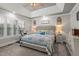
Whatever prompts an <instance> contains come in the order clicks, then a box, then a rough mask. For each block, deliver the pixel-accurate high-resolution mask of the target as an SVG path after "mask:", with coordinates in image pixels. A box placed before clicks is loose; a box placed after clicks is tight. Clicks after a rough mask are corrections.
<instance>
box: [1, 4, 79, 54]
mask: <svg viewBox="0 0 79 59" xmlns="http://www.w3.org/2000/svg"><path fill="white" fill-rule="evenodd" d="M78 11H79V4H78V3H10V4H9V3H0V56H73V55H79V52H78V49H79V48H77V47H76V45H78V42H77V41H78V35H75V34H74V33H75V29H78V27H79V26H78V25H79V24H78V20H77V18H78V17H79V15H78V17H76V16H77V15H76V14H78ZM73 19H74V20H73ZM78 19H79V18H78ZM75 24H76V25H75ZM72 34H73V35H72ZM74 39H75V40H74Z"/></svg>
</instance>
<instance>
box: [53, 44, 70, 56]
mask: <svg viewBox="0 0 79 59" xmlns="http://www.w3.org/2000/svg"><path fill="white" fill-rule="evenodd" d="M54 49H55V52H54V54H53V55H54V56H70V53H69V51H68V49H67V47H66V45H65V44H62V43H60V44H54Z"/></svg>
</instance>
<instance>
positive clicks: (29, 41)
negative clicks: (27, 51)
mask: <svg viewBox="0 0 79 59" xmlns="http://www.w3.org/2000/svg"><path fill="white" fill-rule="evenodd" d="M44 31H45V30H44ZM44 31H37V32H35V33H31V34H29V35H25V36H23V37H22V38H21V41H20V46H26V47H29V48H33V49H36V50H39V51H42V52H46V53H48V55H52V54H53V42H54V35H51V34H50V33H49V31H48V32H44Z"/></svg>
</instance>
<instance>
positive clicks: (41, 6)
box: [22, 3, 56, 11]
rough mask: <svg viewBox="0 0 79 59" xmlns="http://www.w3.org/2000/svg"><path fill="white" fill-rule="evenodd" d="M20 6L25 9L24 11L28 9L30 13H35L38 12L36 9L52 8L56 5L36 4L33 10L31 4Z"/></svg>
mask: <svg viewBox="0 0 79 59" xmlns="http://www.w3.org/2000/svg"><path fill="white" fill-rule="evenodd" d="M22 5H23V7H24V8H26V9H28V10H30V11H35V10H38V9H42V8H46V7H50V6H54V5H56V3H37V5H36V7H35V8H33V7H32V6H31V3H24V4H22Z"/></svg>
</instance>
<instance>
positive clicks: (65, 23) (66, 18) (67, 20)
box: [33, 15, 71, 33]
mask: <svg viewBox="0 0 79 59" xmlns="http://www.w3.org/2000/svg"><path fill="white" fill-rule="evenodd" d="M59 16H60V17H61V18H62V23H63V29H64V31H65V33H69V31H70V28H71V25H70V15H56V16H47V17H48V20H47V21H49V24H42V22H44V20H43V19H42V17H38V18H34V19H33V20H36V25H37V26H44V25H53V26H55V24H56V20H57V17H59ZM45 22H46V20H45Z"/></svg>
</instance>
